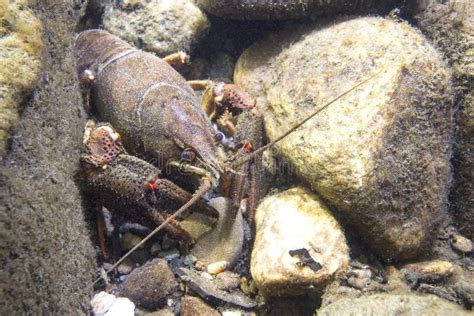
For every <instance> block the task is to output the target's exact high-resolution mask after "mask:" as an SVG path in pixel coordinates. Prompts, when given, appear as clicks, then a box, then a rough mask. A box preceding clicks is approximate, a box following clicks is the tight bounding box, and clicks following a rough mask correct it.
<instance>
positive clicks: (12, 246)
mask: <svg viewBox="0 0 474 316" xmlns="http://www.w3.org/2000/svg"><path fill="white" fill-rule="evenodd" d="M0 3H1V4H2V6H1V8H0V12H2V13H0V14H4V13H8V12H9V11H8V10H7V11H4V10H2V9H3V8H5V3H7V4H8V5H12V6H15V5H16V4H20V3H21V8H22V9H21V10H22V11H23V13H24V14H25V12H26V10H27V9H26V8H27V7H29V8H31V10H32V12H33V14H34V16H36V18H33V17H32V16H31V15H28V16H29V18H28V19H27V20H23V21H22V22H21V29H22V32H24V33H23V34H26V33H29V35H28V36H26V37H23V40H26V41H28V42H29V41H30V40H29V38H30V36H33V33H34V32H35V31H38V29H34V28H35V27H36V26H37V25H38V22H37V19H39V20H41V23H42V25H43V37H42V41H43V43H44V53H43V54H42V62H43V67H42V73H41V74H40V76H39V80H38V82H37V84H36V88H35V90H34V93H33V96H32V97H30V98H29V99H28V100H27V101H25V103H26V104H25V106H24V108H23V111H22V115H21V119H20V122H19V123H18V125H17V127H16V128H15V129H14V130H13V131H12V141H11V148H10V150H9V152H8V153H7V155H6V156H5V160H4V161H3V162H2V163H0V164H1V165H0V170H1V175H0V178H1V179H2V180H1V182H2V184H1V185H0V187H1V188H0V200H1V201H2V202H1V203H0V231H1V237H0V240H1V242H0V262H1V266H2V267H1V270H2V273H0V283H1V284H2V303H1V304H0V314H2V315H23V314H36V315H39V314H44V313H49V314H53V315H65V314H76V315H80V314H87V313H88V312H89V311H88V302H89V300H90V298H91V296H92V286H91V283H92V280H93V277H94V274H95V271H96V258H95V252H94V248H93V246H92V243H91V240H90V229H89V228H90V226H88V225H87V224H86V221H85V213H84V206H83V205H84V203H83V202H84V201H83V200H82V199H81V195H80V192H79V189H78V187H77V185H76V182H75V176H76V175H77V173H78V169H79V158H80V154H81V150H82V134H83V127H84V123H85V121H86V115H85V112H84V110H83V109H82V100H81V95H80V92H79V84H78V80H77V77H76V72H75V67H74V64H75V61H74V59H73V55H72V50H71V45H72V43H73V40H74V36H75V34H74V29H75V27H76V26H75V24H76V21H78V19H79V17H80V14H81V12H82V9H81V8H83V6H81V5H80V4H79V2H78V1H74V0H66V1H55V0H31V1H28V3H29V5H26V1H8V0H7V1H5V0H2V1H0ZM14 3H15V4H14ZM3 22H6V21H2V25H3V26H5V28H6V29H8V28H9V27H15V26H13V25H17V26H18V24H15V23H13V25H11V24H9V23H5V24H3ZM7 34H8V33H7ZM3 36H4V33H3V30H2V39H1V41H2V45H3V43H4V42H3V40H5V38H3ZM8 36H11V34H10V35H8ZM8 36H7V37H8ZM35 36H36V35H35ZM17 39H18V38H17ZM22 44H25V45H29V44H27V43H26V42H22ZM30 44H31V43H30ZM18 58H19V59H21V60H24V59H25V58H27V57H26V55H22V56H19V57H18ZM25 63H26V61H25ZM1 65H2V67H1V68H5V67H8V66H9V65H11V64H9V63H7V64H5V63H3V62H2V63H1ZM21 66H22V67H23V66H24V67H25V68H22V67H20V68H15V69H11V71H13V74H12V75H14V76H15V77H12V78H14V79H15V80H17V79H18V80H24V78H23V75H25V74H23V72H24V71H25V73H26V72H28V71H29V70H28V69H29V66H27V65H25V64H21ZM0 86H1V87H2V88H1V89H3V88H4V87H5V86H3V84H0Z"/></svg>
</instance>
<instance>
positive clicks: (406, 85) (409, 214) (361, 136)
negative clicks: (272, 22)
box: [234, 17, 453, 259]
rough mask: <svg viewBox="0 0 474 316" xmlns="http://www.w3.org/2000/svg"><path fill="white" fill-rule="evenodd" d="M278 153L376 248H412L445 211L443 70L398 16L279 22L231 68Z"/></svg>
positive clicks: (398, 253) (448, 96)
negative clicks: (285, 26) (253, 99)
mask: <svg viewBox="0 0 474 316" xmlns="http://www.w3.org/2000/svg"><path fill="white" fill-rule="evenodd" d="M375 74H378V75H377V76H376V77H375V78H373V79H371V80H370V81H368V82H366V83H365V84H363V85H361V86H360V87H358V88H357V89H355V90H354V91H352V92H350V93H349V94H348V95H346V96H344V97H343V98H341V99H340V100H339V101H337V102H336V103H334V104H332V105H330V106H329V107H328V108H326V109H324V110H323V111H322V112H320V113H319V114H318V115H316V116H315V117H313V118H312V119H311V120H310V121H309V122H307V123H306V124H305V125H303V126H302V127H300V128H298V129H297V130H296V131H295V132H294V133H292V134H290V135H289V136H288V137H287V138H285V139H284V140H282V141H281V142H279V143H277V145H276V150H277V152H278V153H279V155H280V157H282V158H283V159H284V160H286V161H288V162H290V163H291V166H292V168H293V170H294V171H295V173H296V174H297V175H298V176H299V177H300V178H302V179H304V180H305V181H306V182H307V183H309V184H310V185H311V187H312V189H313V190H315V191H317V192H318V193H319V194H321V196H322V197H323V198H325V199H326V200H327V201H329V202H330V203H331V204H332V205H334V206H336V208H337V210H338V211H339V212H340V213H341V214H342V215H343V217H344V219H345V220H346V221H347V222H348V224H349V225H348V226H347V227H353V228H354V229H355V230H356V231H357V232H358V234H359V235H360V236H362V237H363V238H364V239H365V240H366V241H367V243H368V244H369V245H370V246H372V247H373V248H374V249H375V250H376V251H377V253H378V254H379V255H380V256H382V257H384V258H385V259H390V258H395V259H406V258H413V257H415V256H417V255H418V254H419V252H420V250H421V249H422V247H423V246H424V245H425V242H427V241H429V240H430V239H431V237H433V236H434V234H432V233H431V232H432V231H433V229H435V228H436V227H437V225H438V224H439V222H440V221H441V220H442V219H443V218H444V217H445V216H446V208H447V193H448V185H449V183H450V175H451V170H450V164H449V159H450V156H451V142H452V133H453V119H452V116H453V102H452V99H453V96H452V94H453V92H452V87H451V72H450V69H449V68H448V67H447V64H446V63H445V61H444V60H443V56H442V55H441V54H440V53H439V52H438V51H436V50H435V49H434V48H433V47H432V46H431V44H430V43H429V42H428V41H427V40H426V39H425V38H424V37H423V36H422V34H421V33H420V32H419V31H417V30H415V29H414V28H412V27H411V26H409V25H408V24H407V23H397V22H394V21H392V20H388V19H383V18H375V17H364V18H355V19H351V20H346V21H342V22H339V23H334V24H331V25H319V26H318V25H317V26H312V27H306V28H303V29H297V30H295V29H292V30H287V31H284V32H281V33H278V34H274V35H272V36H270V37H268V38H267V39H266V40H263V41H260V42H258V43H256V44H254V45H252V46H251V47H250V48H248V49H247V50H246V51H245V52H244V53H243V54H242V56H241V57H240V59H239V61H238V62H237V66H236V70H235V74H234V80H235V82H236V83H237V84H239V85H241V86H242V87H244V88H246V89H247V90H248V91H249V92H250V93H252V94H253V95H255V96H257V106H259V107H260V108H261V109H262V111H263V113H264V118H265V129H266V132H267V135H268V138H269V140H274V139H276V138H277V137H278V136H280V135H281V134H282V133H283V132H284V131H287V130H289V129H290V128H291V127H293V126H294V125H295V124H296V123H298V122H301V121H302V120H303V119H304V118H305V117H307V116H308V115H309V114H311V113H313V112H314V111H315V110H316V109H318V108H320V107H321V106H323V105H324V104H326V103H327V102H329V101H331V100H333V99H334V98H336V97H337V96H338V95H340V94H341V93H343V92H345V91H347V90H348V89H350V88H351V87H353V86H354V85H355V84H357V83H359V82H361V81H362V80H364V79H367V78H368V77H370V76H371V75H375Z"/></svg>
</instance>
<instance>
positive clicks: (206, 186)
mask: <svg viewBox="0 0 474 316" xmlns="http://www.w3.org/2000/svg"><path fill="white" fill-rule="evenodd" d="M211 188H212V184H211V180H210V179H208V178H203V181H202V183H201V185H200V186H199V188H198V189H197V190H196V192H194V194H193V196H192V198H191V199H190V200H189V201H187V202H186V203H184V205H183V206H181V207H180V208H179V209H178V210H177V211H176V212H174V213H173V214H172V215H171V216H170V217H168V218H167V219H166V220H165V221H164V222H163V223H161V224H160V225H159V226H158V227H156V228H155V229H154V230H153V231H152V232H151V233H149V234H148V235H147V236H146V237H145V238H143V239H142V241H140V242H139V243H138V244H136V245H135V247H133V248H132V249H130V250H129V251H128V252H127V253H126V254H125V255H123V256H122V257H121V258H120V259H119V260H118V261H117V262H116V263H114V264H113V266H112V267H110V268H109V269H108V270H107V271H105V273H103V275H101V276H100V277H99V278H97V279H96V280H95V281H94V282H93V283H92V285H94V284H96V283H97V282H99V281H100V280H101V279H103V278H104V276H107V275H108V274H109V273H110V272H112V271H113V270H114V269H115V268H117V267H118V266H119V264H121V263H122V262H123V261H124V260H125V259H126V258H128V256H130V255H131V254H132V253H133V252H134V251H135V250H137V249H138V248H139V247H141V246H142V245H143V244H144V243H145V242H147V241H148V240H149V239H150V238H151V237H153V236H154V235H156V233H158V232H159V231H160V230H162V229H163V227H165V226H166V225H167V224H169V223H170V222H171V221H172V220H174V219H175V218H176V217H178V216H179V215H181V214H182V213H184V211H186V210H187V209H188V208H189V207H191V206H192V205H193V204H194V203H196V202H197V201H198V200H199V199H200V198H201V197H202V196H203V195H204V194H206V192H207V191H209V190H210V189H211Z"/></svg>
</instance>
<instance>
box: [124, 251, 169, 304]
mask: <svg viewBox="0 0 474 316" xmlns="http://www.w3.org/2000/svg"><path fill="white" fill-rule="evenodd" d="M177 289H178V283H177V282H176V280H175V278H174V275H173V272H171V270H170V268H169V266H168V263H167V262H166V260H163V259H154V260H152V261H149V262H147V263H146V264H145V265H143V266H141V267H139V268H136V269H135V270H133V272H132V273H130V275H129V276H128V278H127V279H126V280H125V282H123V284H122V285H121V288H120V290H119V295H120V296H124V297H128V298H129V299H130V300H132V302H134V303H135V304H136V305H137V306H141V307H145V308H149V309H152V310H153V309H156V308H157V307H160V306H163V305H164V303H165V302H166V298H167V296H168V295H170V294H172V293H174V292H175V291H176V290H177Z"/></svg>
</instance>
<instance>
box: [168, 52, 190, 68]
mask: <svg viewBox="0 0 474 316" xmlns="http://www.w3.org/2000/svg"><path fill="white" fill-rule="evenodd" d="M162 59H163V61H165V62H167V63H168V64H169V65H170V66H181V65H185V64H187V63H189V55H188V54H186V53H185V52H183V51H179V52H177V53H174V54H171V55H168V56H165V57H163V58H162Z"/></svg>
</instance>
